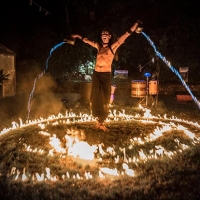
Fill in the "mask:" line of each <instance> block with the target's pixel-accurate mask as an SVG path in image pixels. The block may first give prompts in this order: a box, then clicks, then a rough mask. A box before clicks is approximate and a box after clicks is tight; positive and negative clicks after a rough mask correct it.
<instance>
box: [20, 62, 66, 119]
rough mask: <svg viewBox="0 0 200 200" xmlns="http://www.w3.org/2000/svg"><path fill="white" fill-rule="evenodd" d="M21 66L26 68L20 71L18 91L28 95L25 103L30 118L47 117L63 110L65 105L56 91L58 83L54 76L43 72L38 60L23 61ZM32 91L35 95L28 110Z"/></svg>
mask: <svg viewBox="0 0 200 200" xmlns="http://www.w3.org/2000/svg"><path fill="white" fill-rule="evenodd" d="M20 67H21V68H23V69H25V70H21V71H20V72H18V78H17V93H18V95H19V94H24V96H26V98H25V99H24V100H25V101H24V102H23V103H24V108H25V109H26V112H27V113H29V119H35V118H38V117H47V116H49V115H52V114H58V113H59V112H61V111H62V110H63V109H64V105H63V103H62V101H61V99H60V98H59V95H58V94H57V93H56V88H57V83H56V82H55V80H54V79H53V77H52V76H51V75H50V74H48V73H43V71H41V69H40V68H41V67H40V66H39V64H38V63H36V62H23V63H22V64H21V66H20ZM35 80H36V81H35ZM34 86H35V88H34V90H33V87H34ZM31 93H32V94H33V95H32V98H31V99H30V109H29V110H28V103H29V97H30V95H31Z"/></svg>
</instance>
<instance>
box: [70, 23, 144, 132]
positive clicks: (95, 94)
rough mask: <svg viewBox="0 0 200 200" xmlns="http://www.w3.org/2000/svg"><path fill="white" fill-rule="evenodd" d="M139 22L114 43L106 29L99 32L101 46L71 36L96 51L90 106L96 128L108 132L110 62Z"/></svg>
mask: <svg viewBox="0 0 200 200" xmlns="http://www.w3.org/2000/svg"><path fill="white" fill-rule="evenodd" d="M139 23H140V22H136V23H135V24H134V25H133V26H132V27H131V28H130V29H129V30H128V31H126V32H125V33H124V34H123V35H122V36H121V37H119V38H118V39H117V41H116V42H114V43H112V44H110V39H111V37H112V35H111V32H110V31H109V30H108V29H104V30H102V31H101V39H102V44H99V43H97V42H94V41H91V40H89V39H88V38H85V37H82V36H81V35H78V34H72V35H71V37H72V38H73V39H76V38H79V39H80V40H82V41H83V42H84V43H86V44H89V45H90V46H92V47H94V48H96V49H97V57H96V64H95V68H94V72H93V76H92V91H91V99H90V101H91V102H90V103H91V104H90V105H91V109H92V115H93V116H94V117H96V118H97V124H96V128H97V129H101V130H103V131H105V132H108V131H109V129H108V128H107V127H106V126H105V120H106V118H107V117H108V113H109V101H110V95H111V70H112V67H111V65H112V62H113V58H114V55H115V52H116V51H117V49H118V48H119V47H120V46H121V45H122V44H123V43H124V41H125V40H126V38H127V37H129V36H130V35H131V34H132V33H133V32H134V31H135V30H136V29H137V27H138V25H139Z"/></svg>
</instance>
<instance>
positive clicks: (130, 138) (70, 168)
mask: <svg viewBox="0 0 200 200" xmlns="http://www.w3.org/2000/svg"><path fill="white" fill-rule="evenodd" d="M142 109H143V108H142ZM150 112H151V111H150V110H148V109H143V114H142V115H140V114H136V115H135V116H133V115H127V114H125V111H124V110H122V111H119V112H116V110H114V111H112V112H110V115H109V117H108V119H107V123H108V125H109V127H110V128H111V130H112V131H114V132H115V133H116V134H115V137H116V138H112V137H113V135H112V134H109V133H104V132H101V131H100V130H96V129H95V128H94V127H93V123H94V120H95V119H93V118H92V117H91V116H90V115H87V114H82V113H80V114H79V115H77V114H75V113H72V112H71V113H69V112H66V114H65V115H62V114H59V115H57V116H50V117H48V118H47V119H43V118H41V119H38V120H33V121H28V122H26V123H25V124H24V123H23V122H22V120H20V123H19V124H18V123H16V122H13V123H12V125H13V126H12V127H11V128H5V129H3V130H2V131H1V132H0V135H1V140H0V142H1V145H2V148H4V147H6V146H7V145H11V143H12V145H11V147H10V149H12V150H13V152H12V153H10V154H9V156H10V158H9V159H8V158H7V157H6V155H4V157H5V159H3V162H2V165H7V166H9V168H7V169H6V171H5V170H2V171H1V172H0V173H1V176H3V175H5V174H7V177H8V178H9V179H11V180H15V181H16V180H21V181H27V180H29V181H30V180H31V181H33V182H37V181H64V180H67V179H77V180H78V179H80V180H83V179H94V178H95V179H105V178H109V179H111V180H112V179H113V178H121V177H127V176H128V177H137V176H138V175H139V174H140V173H141V171H142V170H141V169H142V167H143V166H144V165H145V164H147V163H149V162H153V161H155V160H159V161H162V160H165V161H166V160H167V162H170V161H172V160H173V158H174V157H176V156H177V155H178V154H181V153H183V152H184V151H185V150H188V149H190V148H192V146H195V145H197V144H199V141H200V137H199V134H198V133H199V129H200V125H199V124H198V123H195V122H191V121H187V120H183V119H178V118H176V117H172V118H168V117H167V116H164V117H161V116H152V115H151V113H150ZM19 133H20V134H19ZM102 135H103V137H102ZM15 145H16V146H15ZM15 149H18V152H15ZM4 154H6V152H5V153H4ZM6 159H7V160H6ZM35 160H37V162H35ZM38 162H39V163H40V164H39V165H38Z"/></svg>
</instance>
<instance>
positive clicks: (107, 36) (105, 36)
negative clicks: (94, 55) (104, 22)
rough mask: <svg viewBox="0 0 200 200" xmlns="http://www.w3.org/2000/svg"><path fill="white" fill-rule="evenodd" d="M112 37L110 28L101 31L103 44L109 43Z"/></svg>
mask: <svg viewBox="0 0 200 200" xmlns="http://www.w3.org/2000/svg"><path fill="white" fill-rule="evenodd" d="M111 37H112V35H111V34H110V31H109V30H107V29H103V30H102V31H101V39H102V42H103V44H108V43H109V41H110V38H111Z"/></svg>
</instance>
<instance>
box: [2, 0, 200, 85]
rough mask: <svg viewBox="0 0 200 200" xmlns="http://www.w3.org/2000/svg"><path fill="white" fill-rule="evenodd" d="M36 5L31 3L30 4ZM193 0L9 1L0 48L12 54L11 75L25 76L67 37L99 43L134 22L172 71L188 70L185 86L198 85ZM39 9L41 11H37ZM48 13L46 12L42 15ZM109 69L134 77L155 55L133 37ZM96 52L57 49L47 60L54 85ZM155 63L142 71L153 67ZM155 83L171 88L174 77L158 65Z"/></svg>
mask: <svg viewBox="0 0 200 200" xmlns="http://www.w3.org/2000/svg"><path fill="white" fill-rule="evenodd" d="M34 3H36V4H34ZM197 3H198V2H197V0H176V1H174V0H162V1H160V0H143V1H141V0H131V1H130V0H56V1H55V0H35V1H33V2H32V5H30V0H10V1H4V2H2V3H1V7H0V26H1V31H0V44H3V45H5V46H6V47H8V48H9V49H11V50H12V51H14V52H15V53H16V55H17V56H16V70H17V73H18V74H19V73H21V74H26V73H31V72H34V71H35V70H36V68H37V70H38V69H39V70H43V69H45V67H46V61H47V58H48V56H49V54H50V50H51V49H52V48H53V47H54V46H55V45H57V44H59V43H60V42H62V41H63V39H64V38H66V37H68V36H69V35H70V34H71V33H79V34H81V35H83V36H85V37H88V38H90V39H94V40H99V36H100V31H101V29H102V28H103V27H106V26H108V27H109V28H110V29H111V31H112V33H113V39H117V37H119V36H120V35H121V34H123V33H124V32H125V31H126V30H128V29H129V28H130V27H131V26H132V25H133V24H134V23H135V22H136V21H137V20H138V19H139V20H141V21H143V31H144V32H145V33H146V34H147V35H148V36H149V37H150V38H151V40H152V41H153V42H154V44H155V45H156V47H157V49H158V51H159V52H160V53H161V54H162V55H163V56H165V57H166V59H167V60H168V61H170V63H171V64H172V65H173V67H175V68H176V69H179V67H189V82H193V83H198V82H199V80H200V72H199V68H200V38H199V35H200V34H199V33H200V15H199V6H198V4H197ZM40 7H41V11H40ZM47 11H48V13H47ZM117 53H118V56H119V59H118V61H114V62H113V70H115V69H127V70H129V74H130V76H132V77H134V76H142V74H139V70H138V66H139V64H141V65H145V64H146V63H147V62H148V61H149V60H151V59H152V57H155V52H154V50H153V48H152V47H151V46H150V44H149V43H148V41H147V40H146V38H144V37H143V36H142V35H141V34H136V33H133V34H132V35H131V36H130V37H129V38H128V39H127V40H126V42H125V43H124V44H123V45H122V46H121V47H120V49H119V50H118V52H117ZM95 54H96V51H95V50H94V49H93V48H91V47H90V46H88V45H86V44H83V43H82V42H81V41H78V40H77V41H76V43H75V45H74V46H72V45H68V44H66V45H62V46H61V47H59V48H58V49H57V50H56V51H54V52H53V54H52V55H51V59H50V60H49V65H48V70H47V71H48V72H49V73H51V75H52V76H53V77H54V78H55V80H56V81H58V82H60V83H61V82H65V81H67V80H69V78H70V76H69V74H72V73H76V72H77V70H78V66H80V65H81V64H83V65H86V64H85V63H87V62H88V61H94V59H95ZM154 65H155V63H152V64H150V65H148V66H147V68H150V69H151V68H155V66H154ZM159 65H160V69H161V70H160V81H161V82H169V83H173V82H176V81H178V79H177V77H176V76H175V75H174V74H173V73H172V72H171V71H170V70H169V68H168V67H167V66H166V65H165V64H164V63H163V62H159ZM37 70H36V71H37Z"/></svg>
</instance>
